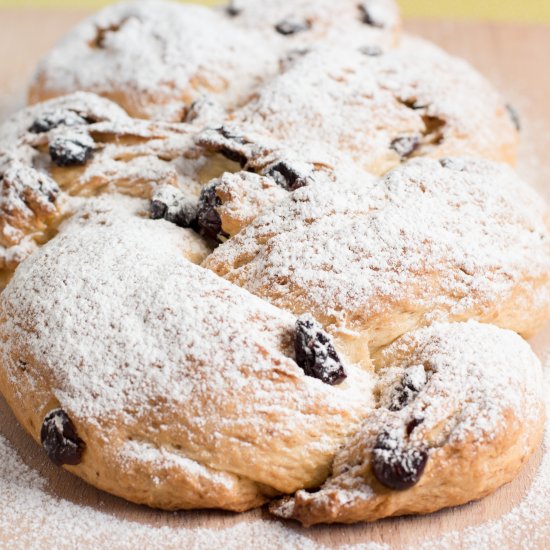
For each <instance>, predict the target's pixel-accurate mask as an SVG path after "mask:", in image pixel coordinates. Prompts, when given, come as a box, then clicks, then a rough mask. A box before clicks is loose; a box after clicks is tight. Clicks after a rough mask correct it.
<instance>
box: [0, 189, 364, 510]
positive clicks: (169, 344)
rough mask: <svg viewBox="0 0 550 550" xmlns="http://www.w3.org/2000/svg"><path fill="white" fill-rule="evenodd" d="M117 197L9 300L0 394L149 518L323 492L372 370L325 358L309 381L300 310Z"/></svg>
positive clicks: (189, 234)
mask: <svg viewBox="0 0 550 550" xmlns="http://www.w3.org/2000/svg"><path fill="white" fill-rule="evenodd" d="M120 201H121V199H118V200H115V199H113V198H112V197H102V198H101V199H99V200H98V199H94V200H93V201H92V202H89V203H88V204H86V205H85V206H84V207H83V209H82V210H81V211H80V212H78V213H77V214H76V215H75V216H74V217H73V218H72V220H71V221H70V222H68V224H67V226H66V227H63V228H62V231H61V233H60V234H59V235H58V236H57V237H56V238H54V239H53V240H52V241H50V242H49V243H48V244H47V245H45V246H44V247H43V248H41V249H40V250H39V251H38V252H37V253H36V254H34V255H33V256H31V257H30V258H29V259H28V260H27V261H26V262H24V263H23V264H22V265H21V266H20V267H19V269H18V270H17V271H16V274H15V276H14V278H13V279H12V281H11V283H10V284H9V285H8V287H7V288H6V290H5V291H4V292H3V294H2V295H1V297H0V302H1V303H0V338H1V339H2V342H3V345H2V351H1V354H2V369H0V370H1V374H0V389H1V391H2V393H3V395H4V396H5V397H6V399H7V401H8V402H9V403H10V404H11V406H12V408H13V410H14V412H15V414H16V416H17V418H18V419H19V421H20V422H21V424H22V425H23V426H24V427H25V428H26V429H27V430H28V431H29V433H30V434H31V435H32V436H33V437H34V438H35V439H36V440H37V441H42V444H43V445H44V447H45V449H46V451H47V452H48V455H49V456H50V458H52V460H54V462H56V463H58V464H64V465H65V466H66V467H67V469H68V470H69V471H71V472H73V473H75V474H77V475H79V476H81V477H82V478H84V479H85V480H87V481H88V482H90V483H92V484H94V485H96V486H97V487H100V488H102V489H105V490H107V491H109V492H111V493H114V494H117V495H120V496H123V497H124V498H126V499H129V500H132V501H134V502H140V503H146V504H149V505H150V506H156V507H162V508H169V509H178V508H204V507H210V508H212V507H217V508H226V509H230V510H244V509H248V508H250V507H253V506H258V505H260V504H262V503H263V502H265V501H266V500H267V499H268V498H269V497H271V496H273V495H275V494H278V493H292V492H293V491H295V490H296V489H298V488H302V487H313V486H316V485H319V484H320V483H321V482H322V481H323V480H324V479H325V478H326V476H327V475H328V471H329V468H330V463H331V460H332V457H333V455H334V453H335V451H336V450H337V448H338V447H339V446H340V445H341V443H342V442H343V440H344V437H345V436H346V435H348V434H350V433H351V432H353V431H354V429H357V428H358V427H359V424H360V421H361V420H362V419H363V418H364V416H365V414H366V413H367V411H368V410H369V408H370V405H371V404H372V401H373V398H372V385H373V378H372V376H371V374H370V373H369V372H366V371H362V370H361V369H359V368H358V367H357V366H354V365H352V364H349V363H347V362H346V361H345V360H344V358H343V357H342V358H338V357H335V356H334V353H332V352H331V355H330V357H329V356H326V357H325V358H324V360H323V361H322V362H320V361H316V360H313V362H312V361H311V357H308V358H306V359H307V361H309V363H308V364H309V366H310V367H313V370H314V371H315V368H321V373H319V372H318V371H316V372H313V373H312V372H310V375H306V374H305V372H304V370H302V369H301V368H299V367H298V365H297V363H296V362H295V360H294V354H295V350H294V346H295V340H296V336H295V335H296V330H297V329H296V323H297V320H296V319H295V318H294V317H293V316H292V315H291V314H289V313H287V312H284V311H282V310H279V309H277V308H275V307H273V306H271V305H269V304H268V303H267V302H265V301H263V300H260V299H259V298H256V297H254V296H252V295H250V294H248V293H247V292H245V291H243V290H241V289H239V288H238V287H236V286H234V285H231V284H229V283H228V282H226V281H224V280H223V279H221V278H220V277H217V276H215V275H214V274H213V273H212V272H211V271H208V270H206V269H203V268H201V267H199V266H197V265H195V264H196V263H198V262H199V261H200V260H201V259H202V258H201V257H202V256H204V254H205V253H207V252H208V251H207V249H206V248H205V247H204V245H203V244H202V243H201V242H200V237H198V236H197V235H196V233H194V232H193V231H192V230H190V229H184V228H178V227H177V226H175V225H174V224H171V223H169V222H167V221H165V220H149V219H147V203H146V202H144V201H138V202H137V206H136V205H135V201H136V199H125V201H124V200H122V202H120ZM128 201H130V202H128ZM306 321H307V319H306V320H305V321H304V323H305V324H304V325H303V330H306V329H308V327H309V329H310V330H311V328H312V327H313V325H308V324H307V323H306ZM313 328H314V327H313ZM306 334H309V333H308V332H307V330H306ZM321 336H322V334H321ZM305 345H307V342H306V344H305ZM323 349H325V350H326V351H327V352H330V349H331V347H330V345H325V347H324V348H323ZM333 351H334V350H333ZM314 359H315V358H314ZM331 367H334V368H332V371H331ZM344 368H345V371H344ZM323 373H326V376H327V377H328V378H326V377H325V378H324V379H323V380H324V381H323V380H322V379H321V375H322V374H323ZM346 377H347V378H346ZM344 378H345V379H344Z"/></svg>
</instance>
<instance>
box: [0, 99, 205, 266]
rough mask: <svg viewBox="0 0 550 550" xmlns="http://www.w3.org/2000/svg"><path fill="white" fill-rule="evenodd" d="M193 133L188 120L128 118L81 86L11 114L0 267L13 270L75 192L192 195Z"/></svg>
mask: <svg viewBox="0 0 550 550" xmlns="http://www.w3.org/2000/svg"><path fill="white" fill-rule="evenodd" d="M195 133H196V129H195V128H193V127H192V126H190V125H188V124H170V123H154V122H149V121H144V120H137V119H132V118H130V117H129V116H128V115H127V114H126V113H125V112H124V111H123V110H122V109H121V108H119V107H118V106H117V105H115V104H114V103H112V102H110V101H108V100H106V99H103V98H101V97H99V96H97V95H95V94H91V93H85V92H77V93H75V94H71V95H68V96H62V97H59V98H55V99H52V100H49V101H46V102H43V103H40V104H37V105H33V106H31V107H28V108H26V109H23V110H21V111H20V112H18V113H16V114H15V115H13V116H12V117H11V118H9V119H8V120H6V121H5V122H4V123H3V124H2V125H0V191H1V206H0V208H1V209H2V212H3V216H2V224H1V225H2V233H1V235H0V245H1V248H0V268H1V269H6V270H8V271H9V270H12V269H14V268H15V266H16V265H17V264H19V263H20V262H21V261H22V260H23V259H24V258H25V257H27V256H28V255H29V254H30V253H31V252H32V251H33V250H34V249H35V248H36V246H37V243H38V244H42V243H43V242H45V241H46V240H48V239H49V238H51V236H53V234H54V233H55V229H56V226H57V224H58V223H59V220H60V219H61V218H62V217H64V216H67V215H69V214H70V213H71V212H73V211H74V209H75V208H76V207H77V206H78V204H79V203H80V202H81V200H82V198H83V197H90V196H95V195H97V194H103V193H113V192H116V191H119V192H123V193H126V194H129V195H133V196H140V197H144V198H149V197H150V196H151V195H152V194H153V192H154V190H155V189H156V188H157V187H158V186H159V185H170V186H172V187H174V188H177V189H179V190H180V192H181V193H182V194H183V195H184V196H185V197H186V198H187V199H188V200H192V201H196V200H197V197H198V194H199V193H200V188H201V185H200V183H199V181H198V179H199V178H198V174H197V173H198V171H200V167H201V165H202V164H204V162H205V160H204V159H202V158H199V159H194V160H193V159H190V158H186V157H192V156H196V155H195V154H194V149H195V145H194V135H195ZM52 155H53V156H52ZM71 159H73V161H71ZM75 160H76V162H74V161H75ZM67 164H69V165H68V166H67ZM60 165H61V166H60Z"/></svg>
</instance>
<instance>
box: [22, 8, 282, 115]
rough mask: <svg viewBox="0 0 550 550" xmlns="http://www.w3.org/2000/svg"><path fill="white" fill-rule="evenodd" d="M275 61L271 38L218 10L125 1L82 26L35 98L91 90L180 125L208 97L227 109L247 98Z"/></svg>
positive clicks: (38, 80)
mask: <svg viewBox="0 0 550 550" xmlns="http://www.w3.org/2000/svg"><path fill="white" fill-rule="evenodd" d="M276 61H277V53H276V52H274V51H273V49H272V48H271V47H270V42H269V41H268V40H267V39H266V38H265V37H262V36H261V35H260V34H259V33H257V32H256V31H254V30H250V31H249V32H247V33H243V32H242V31H241V30H239V29H237V28H235V27H234V26H233V25H231V24H230V23H229V22H228V21H227V20H226V19H225V18H224V17H223V15H222V14H220V13H217V12H216V11H214V10H211V9H208V8H205V7H201V6H197V5H181V4H177V3H171V2H162V1H156V0H154V1H153V0H145V1H140V2H123V3H119V4H115V5H113V6H110V7H107V8H105V9H103V10H102V11H100V12H99V13H98V14H96V15H94V16H92V17H91V18H89V19H87V20H86V21H84V22H83V23H81V24H80V25H78V26H77V27H76V28H75V29H74V30H72V31H71V32H70V33H69V34H68V35H67V36H66V37H65V38H63V39H62V40H61V42H60V43H59V44H58V45H57V46H56V47H54V48H53V49H52V50H51V51H50V52H49V53H48V54H47V55H46V57H45V58H44V59H43V60H42V62H41V63H40V65H39V66H38V68H37V70H36V74H35V76H34V83H33V87H34V90H33V91H31V99H32V98H33V97H34V101H36V100H37V99H38V100H42V99H45V98H48V97H52V96H55V95H61V94H64V93H69V92H72V91H76V90H86V91H91V92H96V93H98V94H100V95H104V96H106V97H109V98H111V99H113V100H115V101H119V102H120V103H121V104H122V105H123V106H124V107H125V109H126V110H127V111H128V112H130V113H131V114H132V115H134V116H140V117H144V118H154V119H162V120H171V121H181V120H183V118H184V116H185V113H186V110H187V108H188V107H189V105H190V104H191V103H192V102H193V101H194V100H195V99H198V98H200V97H201V95H202V94H205V93H206V94H215V95H217V96H218V97H219V98H220V99H221V101H223V103H224V105H226V106H230V105H235V104H237V103H239V102H240V101H243V100H244V99H246V97H247V95H248V94H249V93H250V91H251V90H252V89H253V88H254V87H255V86H256V85H257V84H258V83H259V82H260V81H261V80H262V79H263V77H265V76H267V75H268V74H270V73H272V72H274V71H275V70H276V68H277V65H276Z"/></svg>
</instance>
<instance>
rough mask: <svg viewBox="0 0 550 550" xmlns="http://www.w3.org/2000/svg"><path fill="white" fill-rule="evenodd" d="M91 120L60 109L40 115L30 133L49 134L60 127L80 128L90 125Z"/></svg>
mask: <svg viewBox="0 0 550 550" xmlns="http://www.w3.org/2000/svg"><path fill="white" fill-rule="evenodd" d="M89 122H90V121H89V120H88V119H86V118H84V117H82V116H80V115H79V114H77V113H75V112H74V111H68V110H64V109H60V110H58V111H48V112H46V113H43V114H42V115H40V116H39V117H38V118H37V119H36V120H35V121H34V122H33V123H32V124H31V126H30V128H29V132H32V133H33V134H42V133H44V132H49V131H50V130H53V129H54V128H57V127H58V126H80V125H84V124H89Z"/></svg>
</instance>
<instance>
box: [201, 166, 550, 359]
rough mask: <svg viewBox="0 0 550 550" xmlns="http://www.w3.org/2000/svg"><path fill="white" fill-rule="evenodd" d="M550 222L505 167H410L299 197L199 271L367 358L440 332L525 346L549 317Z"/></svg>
mask: <svg viewBox="0 0 550 550" xmlns="http://www.w3.org/2000/svg"><path fill="white" fill-rule="evenodd" d="M547 221H548V220H547V218H546V211H545V209H544V206H543V201H542V199H541V198H540V197H539V196H538V195H537V194H536V193H535V192H534V191H532V190H531V189H530V188H529V187H528V186H527V185H525V184H524V183H523V182H522V181H521V180H520V179H519V178H518V176H517V175H516V174H515V173H514V172H513V171H512V170H511V169H510V168H509V167H507V166H506V165H501V164H495V163H492V162H490V161H483V160H476V159H443V160H441V161H438V160H432V159H414V160H411V161H409V162H408V163H406V164H404V165H402V166H400V167H398V168H396V169H394V170H393V171H391V172H389V173H388V174H387V175H386V176H385V177H383V178H380V179H379V180H374V181H372V180H369V179H367V180H366V181H361V180H357V179H356V178H352V179H349V180H347V179H341V180H339V181H338V182H337V183H333V182H324V183H323V182H318V183H315V184H313V185H308V186H305V187H302V188H300V189H298V190H296V191H294V192H293V193H291V194H289V195H288V196H287V198H286V199H284V200H282V201H281V202H279V203H277V204H276V205H274V206H273V207H271V208H270V209H268V210H266V211H264V212H262V213H261V214H260V215H259V216H258V217H257V218H256V219H255V220H254V221H253V222H252V223H251V224H250V225H248V226H247V227H245V228H244V229H243V230H242V231H241V232H240V233H238V234H237V235H236V236H234V237H233V238H232V239H230V240H229V241H227V242H225V243H224V244H222V245H221V246H219V247H218V248H217V249H216V250H214V252H213V253H212V254H211V255H210V256H209V257H208V258H207V259H206V260H205V262H204V264H203V265H204V266H205V267H208V268H209V269H212V270H213V271H214V272H215V273H217V274H218V275H220V276H222V277H225V278H226V279H227V280H229V281H231V282H233V283H235V284H237V285H240V286H242V287H244V288H246V289H247V290H249V291H250V292H252V293H253V294H256V295H257V296H260V297H262V298H264V299H266V300H268V301H270V302H271V303H273V304H275V305H277V306H278V307H281V308H283V309H287V310H290V311H293V312H294V313H296V314H301V313H304V312H307V313H311V314H312V315H313V316H314V317H315V318H316V319H317V320H318V321H319V322H321V323H322V324H323V325H324V326H325V327H330V330H331V332H332V333H333V334H334V335H335V336H338V335H342V337H343V338H345V339H346V341H351V342H361V341H365V342H367V343H368V347H369V349H370V350H371V353H376V352H377V350H378V349H379V348H380V347H382V346H384V345H387V344H389V343H390V342H391V341H393V340H394V339H395V338H397V337H398V336H400V335H401V334H404V333H406V332H408V331H410V330H414V329H416V328H418V327H421V326H425V325H427V324H430V323H431V322H433V321H435V320H447V321H462V320H467V319H477V320H479V321H483V322H488V323H493V324H495V325H498V326H501V327H503V328H510V329H513V330H515V331H516V332H519V333H521V334H524V335H527V336H528V335H532V334H534V333H535V332H536V331H537V330H538V329H539V328H540V327H541V326H542V323H544V321H545V320H546V319H547V318H548V315H549V313H550V280H549V273H550V233H549V228H548V224H547Z"/></svg>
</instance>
